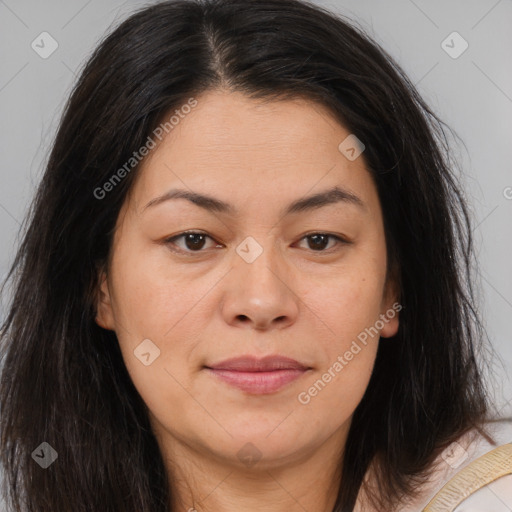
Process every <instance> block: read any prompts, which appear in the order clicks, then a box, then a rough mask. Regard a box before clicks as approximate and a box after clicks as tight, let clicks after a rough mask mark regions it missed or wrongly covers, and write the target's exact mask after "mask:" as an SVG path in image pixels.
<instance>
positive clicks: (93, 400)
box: [0, 0, 493, 512]
mask: <svg viewBox="0 0 512 512" xmlns="http://www.w3.org/2000/svg"><path fill="white" fill-rule="evenodd" d="M445 150H446V143H445V138H444V132H443V129H442V127H441V124H440V122H439V121H438V120H437V119H436V117H435V116H434V114H433V113H432V112H431V111H430V110H429V109H428V107H427V106H426V105H425V103H424V102H423V100H422V99H421V98H420V97H419V96H418V93H417V92H416V91H415V89H414V87H413V86H412V85H411V83H410V82H409V80H408V79H407V78H406V77H405V75H404V74H403V72H402V71H401V70H400V68H399V67H398V66H397V65H396V64H395V63H394V62H393V60H392V59H391V58H390V57H389V56H388V55H387V54H386V53H385V52H384V51H383V50H382V49H380V48H379V47H378V46H377V45H376V44H375V43H374V42H371V41H370V40H369V39H368V37H367V36H366V35H364V34H363V33H362V32H360V31H358V30H357V29H355V28H354V27H352V26H351V25H350V24H349V23H347V22H345V21H343V20H342V19H339V18H336V17H334V16H333V15H331V14H329V13H328V12H326V11H323V10H321V9H319V8H318V7H315V6H313V5H311V4H308V3H305V2H299V1H296V0H257V1H251V2H246V1H243V0H208V1H194V0H178V1H171V2H162V3H159V4H156V5H153V6H151V7H148V8H145V9H143V10H141V11H139V12H138V13H136V14H134V15H132V16H131V17H130V18H129V19H128V20H126V21H125V22H124V23H122V24H121V26H120V27H118V28H117V29H116V30H115V31H113V32H112V33H111V34H110V35H109V36H108V37H107V38H106V39H105V40H104V41H103V42H102V43H101V44H100V46H99V47H98V48H97V49H96V51H95V52H94V54H93V55H92V57H91V58H90V60H89V62H88V63H87V65H86V67H85V68H84V70H83V72H82V74H81V76H80V78H79V80H78V83H77V84H76V87H75V89H74V91H73V93H72V95H71V97H70V99H69V102H68V104H67V106H66V110H65V113H64V116H63V118H62V121H61V124H60V128H59V130H58V133H57V136H56V140H55V144H54V147H53V150H52V153H51V155H50V159H49V162H48V166H47V169H46V172H45V174H44V177H43V180H42V182H41V185H40V188H39V190H38V192H37V195H36V198H35V201H34V204H33V207H32V209H31V212H30V213H31V215H30V218H29V219H28V228H27V230H26V234H25V236H24V239H23V242H22V244H21V246H20V248H19V252H18V253H17V256H16V259H15V261H14V264H13V267H12V269H11V273H10V277H11V279H12V280H13V290H14V294H13V301H12V306H11V308H10V310H9V314H8V317H7V319H6V321H5V324H4V326H3V335H2V349H3V357H4V371H3V374H2V380H1V388H0V404H1V407H2V417H1V420H0V421H1V430H2V436H1V440H2V441H1V448H2V450H1V453H2V461H3V465H4V467H5V472H6V482H7V490H8V494H7V495H6V499H9V500H10V503H11V504H12V507H13V510H16V511H21V510H37V511H56V510H58V511H59V512H64V511H71V510H73V511H78V510H84V511H85V510H87V511H97V510H101V511H112V512H114V511H116V512H120V511H133V512H135V511H148V512H149V511H151V512H153V511H170V510H172V511H178V510H180V511H181V510H189V511H193V510H198V511H212V510H213V511H228V510H235V509H236V510H248V511H249V510H256V509H258V510H259V509H266V510H272V511H281V510H288V511H291V510H293V511H295V510H308V511H309V512H315V511H326V510H332V511H336V512H340V511H343V512H345V511H352V510H363V511H365V512H366V511H373V510H386V511H391V510H404V511H405V510H420V509H421V508H422V507H423V506H425V505H426V503H427V502H428V501H429V500H430V499H431V498H432V496H433V495H434V494H435V492H436V491H437V490H439V488H440V487H441V485H442V483H444V482H445V481H446V479H447V478H448V477H449V476H450V475H451V470H455V469H456V468H457V467H459V466H460V463H462V462H463V461H462V459H463V458H464V457H463V456H464V455H468V454H469V453H471V454H472V456H473V455H474V454H476V453H477V450H476V447H477V446H481V443H482V442H484V441H482V440H484V439H485V436H487V435H488V434H493V432H492V431H491V430H492V429H491V428H490V427H489V428H487V429H486V428H485V421H486V420H487V419H488V417H489V415H490V412H489V405H488V403H487V398H486V394H485V390H484V386H483V382H482V377H481V371H480V369H479V368H478V365H477V362H476V360H475V353H476V350H477V348H478V344H479V342H480V340H481V337H482V329H481V327H480V323H479V320H478V317H477V315H476V313H475V309H474V298H473V294H472V285H471V280H470V279H469V280H467V279H468V278H470V277H471V265H472V240H471V229H470V222H469V219H468V215H467V211H466V206H465V203H464V200H463V197H462V194H461V192H460V190H459V188H458V185H457V182H456V179H455V177H454V175H453V174H452V171H451V170H450V167H449V162H448V157H447V156H446V154H445ZM483 436H484V437H483ZM479 443H480V444H479ZM447 454H448V455H447ZM461 461H462V462H461ZM458 465H459V466H458ZM24 503H25V504H24ZM24 507H25V508H24Z"/></svg>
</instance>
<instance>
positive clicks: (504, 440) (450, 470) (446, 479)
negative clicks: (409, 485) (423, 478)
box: [401, 421, 512, 512]
mask: <svg viewBox="0 0 512 512" xmlns="http://www.w3.org/2000/svg"><path fill="white" fill-rule="evenodd" d="M485 428H486V431H487V432H488V434H489V435H490V436H491V438H492V440H491V439H487V438H486V437H485V436H483V435H481V434H480V433H479V432H476V431H472V432H469V433H468V434H466V435H465V436H463V437H462V438H460V439H459V440H458V441H456V442H454V443H452V445H450V446H449V447H448V448H447V449H446V450H445V451H444V452H443V453H442V454H441V455H440V456H439V457H438V460H437V461H436V472H435V473H434V474H433V475H435V476H434V477H433V478H432V481H431V484H432V485H429V486H428V487H429V488H428V490H427V492H426V493H423V494H422V497H421V498H420V500H416V502H415V503H414V508H411V507H407V508H404V509H403V511H401V512H412V511H413V510H414V511H415V512H417V511H418V510H423V509H424V508H425V507H427V505H428V504H429V503H430V502H431V500H432V499H433V498H434V496H436V495H437V493H438V492H439V491H440V490H441V489H442V488H443V487H444V486H445V485H446V484H448V485H447V487H449V489H446V488H445V489H444V491H445V495H446V496H454V495H456V494H457V492H456V490H457V489H459V490H462V489H464V491H465V492H466V495H468V494H469V496H468V497H467V498H466V499H463V501H461V502H460V504H459V505H458V506H456V507H455V508H453V507H450V508H449V509H448V508H447V509H446V510H453V512H510V511H511V510H512V474H506V475H504V476H500V477H498V474H497V475H494V476H490V478H489V480H492V481H490V482H489V483H487V485H485V482H484V481H483V478H484V476H486V475H492V474H493V473H494V472H495V470H496V469H497V463H491V462H487V463H486V462H485V460H483V459H480V458H481V457H483V456H487V457H489V455H488V454H490V453H491V452H492V451H493V450H495V449H496V448H498V447H499V446H507V447H508V446H509V445H508V443H512V422H511V421H500V422H492V423H488V424H486V425H485ZM492 441H494V443H495V444H494V443H493V442H492ZM507 450H508V451H507V453H506V454H505V455H503V454H501V459H502V461H503V462H504V463H505V465H508V466H509V468H510V462H511V460H510V449H509V448H507ZM478 459H480V461H478V462H476V461H477V460H478ZM466 468H467V469H466ZM509 471H510V470H509ZM509 471H507V472H508V473H509ZM503 473H504V472H502V474H503ZM493 478H495V479H494V480H493ZM468 479H469V480H471V479H472V480H473V481H474V486H473V487H471V486H469V480H468ZM468 486H469V488H468ZM427 494H429V496H428V497H426V495H427ZM461 499H462V497H461V498H460V499H457V500H455V502H458V501H460V500H461ZM441 501H442V500H441ZM427 510H432V512H434V511H436V510H439V508H437V507H434V506H432V507H431V508H428V509H427Z"/></svg>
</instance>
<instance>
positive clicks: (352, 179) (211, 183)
mask: <svg viewBox="0 0 512 512" xmlns="http://www.w3.org/2000/svg"><path fill="white" fill-rule="evenodd" d="M196 100H197V105H196V106H195V107H194V108H193V109H191V110H190V111H189V113H187V114H182V116H180V118H179V120H178V122H177V123H176V124H175V125H174V127H173V128H172V130H170V132H169V133H168V134H167V135H165V136H164V137H163V139H162V141H161V142H159V143H158V145H157V147H156V148H155V149H154V150H152V151H151V153H150V154H149V155H148V157H146V159H145V160H144V161H143V164H142V166H141V168H140V169H139V171H138V177H137V182H140V183H138V184H137V185H136V187H135V188H136V190H135V196H136V202H137V205H138V209H139V210H141V209H142V208H143V207H144V206H145V205H146V204H147V202H148V201H150V200H152V199H154V198H155V197H157V196H160V195H162V194H163V193H165V192H167V191H168V190H170V189H176V188H177V187H179V188H181V189H185V190H186V189H188V190H189V191H190V192H192V193H193V192H198V193H201V192H203V193H208V192H210V194H209V195H217V196H218V194H214V193H215V192H216V191H221V192H222V197H223V198H227V197H231V198H232V199H233V201H230V202H233V203H236V202H237V201H236V199H237V198H238V200H239V201H242V202H243V201H247V199H248V198H252V199H254V200H258V199H259V200H261V199H263V198H266V199H273V200H275V201H279V199H280V198H281V197H282V198H283V201H284V202H286V199H287V198H292V197H293V198H296V197H300V196H305V195H311V194H312V193H314V192H318V191H320V190H326V189H328V188H332V187H334V186H337V185H343V188H345V189H346V190H348V191H352V192H354V190H355V189H359V191H360V193H363V195H365V194H366V193H371V191H368V190H365V189H368V187H371V186H372V180H371V177H370V175H369V173H368V172H367V170H366V169H365V165H364V159H363V157H362V156H361V157H359V158H357V159H356V160H354V161H350V160H349V159H347V158H346V157H345V156H344V155H343V154H342V153H341V152H340V150H339V145H340V143H341V142H342V141H343V140H345V139H346V138H347V137H348V136H349V135H350V132H348V131H347V129H346V128H345V127H343V126H342V125H341V124H340V123H339V122H337V121H336V119H335V118H334V116H333V115H332V114H331V112H330V111H329V110H328V109H327V108H326V107H324V106H323V105H321V104H319V103H316V102H313V101H308V100H306V99H303V98H297V99H292V100H279V101H268V100H260V99H251V98H249V97H248V96H246V95H244V94H241V93H231V92H223V91H213V92H209V93H205V94H203V95H201V96H198V97H197V98H196ZM187 110H188V109H187ZM176 119H177V118H176ZM308 193H309V194H308ZM358 195H359V194H358ZM367 199H368V200H371V198H367Z"/></svg>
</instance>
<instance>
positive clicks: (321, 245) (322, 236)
mask: <svg viewBox="0 0 512 512" xmlns="http://www.w3.org/2000/svg"><path fill="white" fill-rule="evenodd" d="M330 239H333V240H335V241H336V244H337V245H345V244H348V243H349V242H348V241H347V240H344V239H343V238H341V237H339V236H336V235H331V234H328V233H312V234H311V235H306V236H305V237H303V238H302V240H308V248H309V249H311V250H312V251H315V252H329V250H330V249H331V248H332V247H333V246H332V245H331V247H330V248H329V249H328V250H327V251H326V250H325V248H326V247H327V246H328V245H329V240H330ZM336 244H334V245H336Z"/></svg>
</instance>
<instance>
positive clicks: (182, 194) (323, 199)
mask: <svg viewBox="0 0 512 512" xmlns="http://www.w3.org/2000/svg"><path fill="white" fill-rule="evenodd" d="M173 199H186V200H187V201H190V202H191V203H193V204H195V205H197V206H199V207H200V208H203V209H205V210H207V211H209V212H216V213H224V214H227V215H238V213H239V211H238V209H237V208H235V207H234V206H233V205H231V204H229V203H226V202H224V201H221V200H220V199H217V198H215V197H212V196H208V195H206V194H199V193H197V192H191V191H188V190H180V189H172V190H169V191H168V192H166V193H165V194H163V195H162V196H159V197H155V198H154V199H151V201H149V203H147V204H146V206H144V208H143V209H142V211H144V210H146V209H147V208H150V207H153V206H156V205H158V204H161V203H163V202H165V201H170V200H173ZM340 202H341V203H345V204H351V205H354V206H357V207H358V208H360V209H362V210H366V205H365V203H364V202H363V201H362V199H360V198H359V197H358V196H356V195H355V194H353V193H352V192H349V191H348V190H346V189H343V188H340V187H337V186H336V187H334V188H331V189H328V190H324V191H323V192H319V193H317V194H313V195H310V196H307V197H304V198H301V199H298V200H297V201H294V202H292V203H290V204H289V205H288V206H287V207H286V209H285V210H284V212H283V215H284V216H286V215H291V214H294V213H302V212H306V211H311V210H316V209H318V208H321V207H323V206H327V205H330V204H335V203H340Z"/></svg>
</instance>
